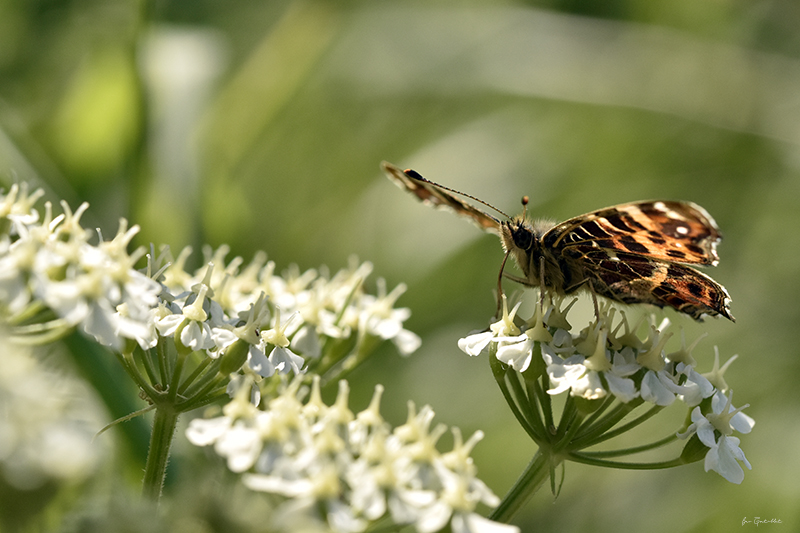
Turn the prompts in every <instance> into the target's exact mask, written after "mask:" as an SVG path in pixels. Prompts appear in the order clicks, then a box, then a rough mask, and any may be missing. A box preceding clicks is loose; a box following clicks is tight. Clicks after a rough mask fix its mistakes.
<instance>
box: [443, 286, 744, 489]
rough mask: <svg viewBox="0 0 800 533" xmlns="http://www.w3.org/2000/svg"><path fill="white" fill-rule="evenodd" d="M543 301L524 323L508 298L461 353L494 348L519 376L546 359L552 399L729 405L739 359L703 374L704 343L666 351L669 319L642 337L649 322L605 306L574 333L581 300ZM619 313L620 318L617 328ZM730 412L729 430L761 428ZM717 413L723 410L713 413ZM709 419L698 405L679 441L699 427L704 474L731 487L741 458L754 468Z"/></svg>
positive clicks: (461, 343)
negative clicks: (573, 315) (696, 352)
mask: <svg viewBox="0 0 800 533" xmlns="http://www.w3.org/2000/svg"><path fill="white" fill-rule="evenodd" d="M544 300H545V301H544V302H543V303H542V304H541V305H537V308H536V311H535V313H534V315H533V316H532V317H531V318H530V319H529V320H527V321H524V320H520V319H517V317H516V313H517V310H518V309H519V305H520V304H519V303H518V304H517V305H516V306H514V308H513V309H512V310H511V311H510V312H509V311H508V307H507V303H506V299H505V296H503V316H502V318H501V319H500V320H499V321H498V322H496V323H494V324H492V325H491V326H490V328H489V331H486V332H481V333H476V334H473V335H469V336H467V337H465V338H463V339H460V340H459V343H458V344H459V348H461V350H462V351H464V352H465V353H467V354H469V355H473V356H474V355H478V354H480V353H481V352H482V351H483V350H484V349H486V348H487V347H488V346H490V344H494V349H495V355H496V357H497V359H498V360H499V361H501V362H502V363H504V364H506V365H508V366H510V367H511V368H513V369H514V370H516V371H518V372H525V371H526V370H527V369H528V368H529V367H530V366H531V364H533V362H534V357H541V359H542V362H543V365H544V371H545V372H546V374H547V376H548V378H549V382H550V388H549V389H548V390H547V392H548V393H549V394H551V395H555V394H560V393H562V392H566V391H569V393H570V394H571V395H572V396H575V397H579V398H584V399H586V400H597V399H601V398H604V397H607V396H608V395H612V396H613V397H614V398H616V399H617V400H619V401H621V402H623V403H628V402H630V401H632V400H634V399H641V400H643V401H645V402H649V403H652V404H655V405H658V406H667V405H670V404H671V403H673V402H674V401H675V399H676V398H677V399H680V400H682V401H683V402H684V403H685V404H686V405H688V406H689V407H695V406H700V405H701V403H702V404H703V405H704V406H705V405H706V404H708V403H709V401H708V400H707V401H705V402H704V400H706V399H712V397H713V399H712V400H713V401H712V402H711V403H713V405H714V406H718V404H719V403H720V402H722V403H725V396H723V394H722V393H723V392H725V391H726V390H727V384H726V383H725V381H724V379H723V377H722V374H723V373H724V371H725V369H726V368H727V367H728V365H729V364H730V363H731V362H732V360H733V358H732V359H731V360H729V361H728V363H726V364H725V365H724V366H723V367H722V368H719V354H717V359H716V362H715V367H714V370H713V371H712V372H710V373H707V374H700V373H698V372H697V371H696V370H695V366H696V364H697V363H696V361H695V360H694V358H693V357H692V354H691V352H692V350H693V349H694V347H695V345H696V344H697V342H698V341H699V340H700V339H698V340H697V341H695V343H693V344H692V345H690V346H687V345H686V342H685V338H683V336H682V339H681V348H680V349H679V350H677V351H675V352H671V353H666V352H665V349H664V348H665V346H666V343H667V341H668V340H669V338H670V337H671V336H672V333H671V332H669V333H668V332H666V328H667V327H668V326H669V321H668V320H666V319H665V320H664V321H663V322H662V323H661V324H660V325H659V326H655V325H654V323H653V321H651V323H650V324H648V327H647V334H646V335H645V336H644V337H643V338H641V337H639V336H638V331H639V330H640V329H642V327H641V326H642V325H643V321H644V317H643V318H642V319H641V320H640V321H639V323H637V324H635V325H633V326H631V325H630V324H629V323H628V320H627V318H626V316H625V313H624V311H619V310H618V309H616V308H615V307H613V306H612V305H611V303H610V302H606V303H605V305H602V306H601V307H600V309H599V311H598V316H596V317H595V320H594V321H593V322H592V323H590V324H589V325H587V326H586V327H585V328H583V329H582V330H581V331H580V332H578V333H577V334H575V333H573V332H572V326H571V325H570V323H569V321H568V320H567V314H568V312H569V310H570V308H571V307H572V305H573V304H574V303H575V301H577V299H574V300H572V301H571V302H570V303H569V304H568V305H566V306H564V305H563V304H564V302H563V300H562V299H561V298H560V297H557V296H555V297H552V299H548V298H545V299H544ZM617 313H619V320H616V322H615V319H616V315H617ZM701 338H702V337H701ZM540 354H541V355H540ZM719 398H722V400H720V399H719ZM745 407H746V406H745ZM720 409H722V408H721V407H720ZM727 409H728V410H727V411H725V413H728V412H735V416H733V415H731V416H732V418H733V421H732V422H733V425H732V426H731V425H730V424H729V425H728V426H727V427H728V428H729V429H731V430H732V429H736V430H737V431H739V432H741V433H749V431H750V429H751V428H752V427H753V425H754V424H755V422H754V421H753V420H752V418H750V417H748V416H747V415H745V414H744V413H741V412H739V411H740V410H741V409H734V408H733V407H731V406H730V405H728V408H727ZM714 412H716V413H717V414H719V413H720V412H721V411H717V407H714ZM695 416H696V417H698V418H697V420H695ZM704 416H714V415H713V413H710V414H703V412H701V409H700V408H699V407H696V409H695V412H694V413H693V415H692V417H693V422H695V424H693V425H692V428H690V430H688V431H687V432H686V433H685V434H681V436H682V437H684V438H685V437H688V436H691V435H692V434H694V432H695V429H697V433H698V436H699V437H700V438H701V439H702V440H703V442H704V443H705V444H706V445H707V446H708V447H709V452H708V455H707V457H706V470H709V469H713V470H715V471H716V472H718V473H720V474H721V475H722V476H723V477H725V478H726V479H728V480H729V481H733V482H737V483H738V482H741V477H742V476H743V475H744V474H743V471H742V469H741V467H740V466H739V465H738V462H737V460H736V459H738V460H739V461H742V462H744V463H745V465H746V466H747V467H748V468H749V467H750V465H749V463H748V462H747V460H746V459H745V458H744V453H743V452H742V451H741V450H740V449H739V448H738V442H739V441H738V439H736V438H735V437H734V438H732V437H730V436H728V437H727V438H726V437H725V435H726V434H727V435H730V431H728V430H727V429H726V430H724V431H722V429H724V428H723V426H724V423H723V422H721V421H719V420H718V421H717V422H716V425H715V426H714V427H715V428H716V429H717V430H718V431H717V434H715V433H714V432H713V431H712V432H711V433H710V434H709V433H708V431H703V429H702V428H704V427H705V428H707V427H708V425H705V426H704V425H703V424H701V423H700V420H699V419H700V418H703V417H704ZM701 432H702V433H701ZM720 432H721V433H720ZM726 432H727V433H726ZM715 435H716V436H715ZM720 435H721V436H720ZM734 458H735V459H734ZM731 460H732V463H731ZM737 480H738V481H737Z"/></svg>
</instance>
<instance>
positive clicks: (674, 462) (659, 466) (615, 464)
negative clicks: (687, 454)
mask: <svg viewBox="0 0 800 533" xmlns="http://www.w3.org/2000/svg"><path fill="white" fill-rule="evenodd" d="M569 459H570V461H575V462H576V463H583V464H586V465H592V466H602V467H604V468H618V469H620V470H663V469H665V468H674V467H676V466H681V465H683V464H685V463H684V462H683V461H681V458H680V457H678V458H677V459H670V460H669V461H662V462H660V463H623V462H620V461H606V460H603V459H597V458H595V457H589V456H588V455H586V454H585V453H582V452H573V453H571V454H569Z"/></svg>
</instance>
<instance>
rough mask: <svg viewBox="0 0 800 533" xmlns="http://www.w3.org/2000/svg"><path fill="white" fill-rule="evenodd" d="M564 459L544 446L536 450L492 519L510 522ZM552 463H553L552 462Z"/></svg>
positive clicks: (490, 516)
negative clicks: (545, 449) (551, 453)
mask: <svg viewBox="0 0 800 533" xmlns="http://www.w3.org/2000/svg"><path fill="white" fill-rule="evenodd" d="M561 461H563V459H560V458H557V457H553V456H550V454H549V453H547V452H546V451H545V452H543V451H542V448H539V450H538V451H537V452H536V454H535V455H534V456H533V459H531V462H530V463H529V464H528V466H527V467H526V468H525V471H524V472H522V475H520V477H519V479H517V481H516V483H514V486H513V487H511V490H509V491H508V494H506V495H505V497H504V498H503V501H502V502H500V505H498V506H497V509H495V510H494V512H492V514H491V515H489V519H490V520H494V521H496V522H503V523H508V522H509V521H510V520H511V519H512V518H513V517H514V515H515V514H517V512H518V511H519V510H520V508H522V506H523V505H525V503H526V502H527V501H528V500H529V499H530V498H531V496H533V495H534V494H535V493H536V491H538V490H539V489H540V488H541V487H542V485H544V483H545V481H547V479H548V478H549V477H550V472H551V470H552V469H554V468H555V467H556V466H558V464H559V463H561ZM551 463H552V464H551Z"/></svg>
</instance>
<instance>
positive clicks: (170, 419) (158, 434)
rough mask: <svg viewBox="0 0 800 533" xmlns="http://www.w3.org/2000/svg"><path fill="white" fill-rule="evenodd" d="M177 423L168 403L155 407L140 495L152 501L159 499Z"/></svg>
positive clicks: (173, 409) (171, 407)
mask: <svg viewBox="0 0 800 533" xmlns="http://www.w3.org/2000/svg"><path fill="white" fill-rule="evenodd" d="M177 423H178V411H177V410H175V408H174V406H173V405H171V404H169V403H162V404H160V405H158V406H157V407H156V412H155V416H154V417H153V432H152V434H151V435H150V449H149V450H148V451H147V463H146V464H145V468H144V480H143V481H142V494H143V495H144V496H145V497H146V498H149V499H151V500H153V501H158V499H159V498H160V497H161V489H162V487H163V486H164V478H165V476H166V474H167V462H168V460H169V451H170V448H171V447H172V437H173V436H174V434H175V426H176V425H177Z"/></svg>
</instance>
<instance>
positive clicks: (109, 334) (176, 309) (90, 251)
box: [0, 185, 420, 412]
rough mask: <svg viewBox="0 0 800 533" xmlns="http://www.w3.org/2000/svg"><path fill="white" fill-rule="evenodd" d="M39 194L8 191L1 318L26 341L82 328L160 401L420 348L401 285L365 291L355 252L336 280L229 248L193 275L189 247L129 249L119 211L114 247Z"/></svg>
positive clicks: (1, 218) (210, 396)
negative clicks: (399, 304) (379, 352)
mask: <svg viewBox="0 0 800 533" xmlns="http://www.w3.org/2000/svg"><path fill="white" fill-rule="evenodd" d="M41 194H42V193H41V191H37V192H35V193H33V194H28V193H27V188H26V187H25V186H24V185H23V186H19V187H18V186H14V187H12V188H11V190H10V191H9V192H8V194H6V195H5V196H3V195H0V318H2V319H3V321H4V322H6V323H7V324H8V325H9V329H10V333H11V334H12V335H14V336H16V337H18V338H22V339H24V340H25V341H26V342H28V343H40V344H44V343H47V342H52V341H53V340H56V339H58V338H60V337H62V336H64V335H65V334H67V333H69V332H70V331H72V330H74V329H78V330H80V331H82V332H84V333H86V334H87V335H89V336H91V337H93V338H94V339H95V340H96V341H97V342H99V343H100V344H102V345H105V346H108V347H109V348H111V349H112V351H113V352H115V353H116V354H117V356H118V357H119V360H120V362H121V363H122V364H123V366H124V368H125V370H126V371H127V372H128V374H129V375H130V376H131V378H132V379H133V380H134V381H135V382H136V384H137V385H138V386H139V388H140V389H141V390H142V392H143V393H144V395H145V397H147V399H148V401H149V402H150V403H151V405H157V404H159V403H163V402H165V401H169V402H170V403H171V404H173V406H172V408H174V409H176V410H177V412H184V411H187V410H190V409H193V408H196V407H199V406H201V405H204V404H206V403H209V402H210V401H214V400H215V399H216V398H218V397H219V394H220V393H222V394H224V393H225V389H226V386H227V385H228V383H229V382H230V380H231V376H232V375H234V374H239V375H241V374H248V375H252V376H254V379H255V380H256V381H259V380H263V379H267V378H271V377H272V376H280V375H286V374H292V375H298V374H302V373H306V372H314V373H317V374H320V375H322V374H325V375H326V379H329V380H330V379H334V380H335V379H336V376H337V375H338V374H339V373H341V372H346V371H349V370H352V368H354V367H355V366H356V365H357V364H359V363H360V362H362V361H363V360H364V359H365V358H366V357H368V356H369V355H370V354H371V353H373V352H374V350H375V348H376V346H377V345H378V344H380V343H381V342H383V341H387V340H388V341H391V342H393V343H394V344H395V345H396V346H397V348H398V350H399V351H400V353H401V354H402V355H408V354H410V353H412V352H413V351H415V350H416V349H417V347H418V346H419V344H420V340H419V337H417V336H416V335H415V334H414V333H412V332H410V331H408V330H406V329H405V328H404V327H403V323H404V321H405V320H406V319H407V318H408V317H409V316H410V311H409V310H408V309H406V308H396V307H395V303H396V301H397V299H398V298H399V297H400V295H401V294H402V293H403V292H404V291H405V286H404V285H402V284H400V285H398V286H397V287H396V288H395V289H394V290H392V291H388V292H387V290H386V284H385V282H384V281H383V280H378V283H377V287H378V294H377V295H372V294H369V293H368V292H367V290H366V280H367V277H368V276H369V275H370V273H371V271H372V265H371V264H370V263H368V262H361V263H360V262H358V261H357V260H355V259H353V260H352V261H351V263H350V265H349V267H348V268H345V269H342V270H340V271H339V272H337V273H335V274H333V275H331V274H330V273H329V272H328V270H327V269H326V268H324V267H323V268H321V269H319V270H314V269H310V270H306V271H305V272H300V270H299V269H298V268H297V267H290V268H289V269H288V270H287V271H286V272H284V273H280V274H279V273H277V272H276V265H275V263H274V262H272V261H269V262H268V261H267V258H266V254H265V253H263V252H259V253H257V254H256V255H255V257H254V259H253V260H252V261H251V262H250V263H249V264H246V265H245V264H244V260H243V259H242V258H240V257H234V258H233V259H230V260H229V259H228V258H227V255H228V252H229V249H228V247H227V246H221V247H219V248H217V249H216V250H212V249H210V248H206V249H204V256H205V257H204V259H205V260H204V261H203V265H202V266H201V267H200V268H198V269H196V270H189V269H187V261H188V259H189V257H190V255H191V249H190V248H186V249H184V250H182V251H181V252H180V253H179V254H178V256H177V257H174V256H173V255H172V252H171V251H170V249H169V248H168V247H163V248H162V249H161V250H160V252H159V253H158V254H157V255H156V253H155V251H154V250H152V249H151V251H150V253H149V254H148V253H146V250H145V248H143V247H140V248H138V249H136V250H134V251H133V252H130V253H129V252H128V251H127V249H128V247H129V245H130V243H131V241H132V239H133V238H134V237H135V235H136V234H137V233H138V231H139V228H138V226H133V227H131V228H128V224H127V221H125V220H124V219H122V220H121V221H120V228H119V231H118V232H117V235H116V236H115V237H114V238H113V239H112V240H110V241H105V240H103V238H102V235H101V234H100V232H99V231H98V232H97V234H96V235H95V233H94V232H91V231H88V230H86V229H84V228H83V227H82V226H81V217H82V215H83V214H84V213H85V211H86V209H87V208H88V205H87V204H83V205H81V206H80V207H79V208H78V209H77V210H76V211H74V212H73V211H72V210H71V209H70V207H69V206H68V205H67V204H66V203H65V202H62V204H61V205H62V209H63V213H62V214H60V215H57V216H54V214H53V208H52V205H51V204H50V203H45V205H44V215H43V216H40V215H39V212H38V211H37V210H36V209H35V208H34V204H35V203H36V201H37V199H38V198H39V197H40V196H41ZM95 241H96V242H95ZM144 258H146V259H147V263H146V267H145V268H143V269H142V270H141V271H140V270H137V268H136V263H137V262H139V260H140V259H144ZM279 381H280V380H279V379H278V380H277V381H276V383H275V384H274V385H273V388H274V387H277V383H278V382H279Z"/></svg>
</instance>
